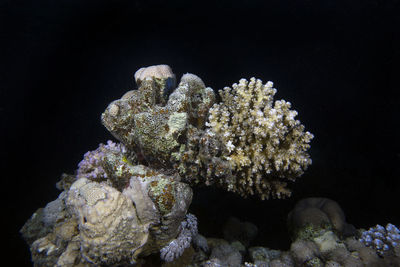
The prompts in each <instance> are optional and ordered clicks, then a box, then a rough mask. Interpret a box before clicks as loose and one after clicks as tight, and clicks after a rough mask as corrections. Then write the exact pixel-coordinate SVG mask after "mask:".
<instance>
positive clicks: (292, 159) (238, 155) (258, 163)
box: [207, 78, 313, 199]
mask: <svg viewBox="0 0 400 267" xmlns="http://www.w3.org/2000/svg"><path fill="white" fill-rule="evenodd" d="M219 93H220V96H221V98H222V102H221V103H219V104H214V106H213V107H212V108H211V109H210V116H209V122H208V123H207V126H208V127H210V131H211V132H213V134H216V135H217V136H219V137H220V138H221V140H222V142H223V144H224V145H225V152H224V153H223V158H224V159H225V160H227V161H229V163H230V165H231V166H232V169H233V171H234V172H235V173H236V176H237V180H236V184H235V185H233V186H230V188H228V189H230V190H232V191H235V192H237V193H239V194H240V195H242V196H247V195H253V194H258V195H260V197H261V198H262V199H268V198H269V197H274V198H283V197H286V196H290V193H291V192H290V190H289V189H288V188H287V187H286V185H287V184H286V182H285V180H286V181H287V180H289V181H294V180H295V178H296V177H299V176H301V175H302V174H303V172H304V170H305V169H307V167H308V166H309V165H310V164H311V159H310V156H309V155H308V153H307V150H308V149H309V148H310V145H309V142H310V141H311V139H312V138H313V135H312V134H311V133H309V132H305V131H304V126H303V125H302V124H301V123H300V121H298V120H296V119H295V117H296V115H297V112H296V111H295V110H291V109H290V108H291V104H290V102H287V101H285V100H278V101H275V102H274V99H273V98H274V95H275V93H276V89H275V88H273V83H272V82H267V83H266V84H263V83H262V81H261V80H259V79H255V78H251V79H250V82H249V81H247V80H245V79H241V80H240V81H239V84H236V83H235V84H233V86H232V88H229V87H225V88H224V89H223V90H220V92H219Z"/></svg>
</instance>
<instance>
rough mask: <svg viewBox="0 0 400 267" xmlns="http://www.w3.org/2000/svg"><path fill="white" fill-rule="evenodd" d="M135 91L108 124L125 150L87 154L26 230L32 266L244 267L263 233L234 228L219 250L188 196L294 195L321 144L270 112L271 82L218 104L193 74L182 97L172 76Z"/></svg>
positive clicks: (140, 74) (287, 116)
mask: <svg viewBox="0 0 400 267" xmlns="http://www.w3.org/2000/svg"><path fill="white" fill-rule="evenodd" d="M135 81H136V84H137V86H138V88H137V90H131V91H128V92H126V93H125V94H124V95H123V96H122V97H121V98H120V99H117V100H115V101H113V102H112V103H110V104H109V105H108V107H107V108H106V110H105V111H104V113H103V114H102V116H101V120H102V123H103V125H104V126H105V127H106V128H107V129H108V130H109V131H110V133H111V134H112V135H113V136H114V137H115V138H116V139H117V140H118V141H119V142H120V143H115V142H113V141H108V142H107V143H106V144H100V145H99V147H98V148H96V149H95V150H93V151H89V152H87V153H86V154H85V155H84V157H83V159H82V161H81V162H80V163H79V164H78V169H77V171H76V173H75V174H73V175H70V174H63V175H62V176H61V180H60V181H59V182H58V183H57V188H58V189H59V190H61V191H62V192H61V193H60V195H59V197H58V198H57V199H56V200H54V201H52V202H50V203H49V204H47V205H46V207H44V208H42V209H38V210H37V211H36V212H35V213H34V214H33V215H32V217H31V218H30V219H29V220H28V221H27V222H26V224H25V225H24V226H23V227H22V229H21V233H22V236H23V238H24V239H25V240H26V242H27V243H28V244H29V245H30V249H31V253H32V260H33V262H34V264H35V265H37V266H126V265H141V264H142V263H143V261H144V258H145V257H148V256H149V257H151V255H152V254H157V253H160V258H161V260H163V261H164V264H166V265H165V266H173V264H174V262H185V264H188V262H190V261H193V264H195V265H196V264H197V265H203V266H207V265H209V266H220V265H229V266H240V265H241V263H242V260H243V257H244V256H245V255H246V250H247V248H248V246H249V244H250V242H251V241H252V240H253V239H254V238H255V237H256V235H257V227H256V226H255V225H253V224H251V223H248V222H246V223H242V222H240V221H235V220H234V219H233V220H231V221H230V222H228V224H227V226H226V229H225V231H224V234H225V237H226V239H228V241H229V242H230V243H229V242H227V241H224V242H219V243H218V241H216V244H212V241H210V240H206V238H204V237H202V236H201V235H199V234H198V230H197V218H196V217H195V216H194V215H193V214H189V213H187V212H188V209H189V206H190V204H191V201H192V195H193V192H192V189H191V187H190V186H191V185H196V184H200V185H202V184H204V185H216V186H219V187H222V188H224V189H225V190H228V191H233V192H236V193H238V194H240V195H241V196H243V197H246V196H248V195H253V194H256V195H258V196H259V197H260V198H261V199H267V198H269V197H273V198H283V197H285V196H289V195H290V190H289V189H288V188H287V184H286V183H287V181H294V180H295V178H296V177H299V176H300V175H301V174H302V173H303V172H304V170H305V169H306V168H307V167H308V165H310V164H311V159H310V157H309V155H308V154H307V150H308V148H309V142H310V140H311V139H312V137H313V136H312V134H310V133H309V132H305V131H304V126H303V125H301V124H300V122H299V121H298V120H295V119H294V118H295V116H296V115H297V112H296V111H293V110H290V107H291V105H290V103H289V102H286V101H284V100H281V101H275V102H273V96H274V94H275V92H276V90H275V89H273V88H272V83H271V82H268V83H267V84H265V85H263V84H262V82H261V81H260V80H256V79H254V78H252V79H251V80H250V82H247V81H246V80H244V79H242V80H240V82H239V84H234V85H233V88H232V89H231V88H228V87H226V88H225V89H224V90H223V91H220V95H221V98H222V102H220V103H216V96H215V93H214V91H213V89H211V88H209V87H206V86H205V84H204V82H203V81H202V80H201V79H200V78H199V77H198V76H196V75H194V74H189V73H187V74H185V75H183V76H182V78H181V80H180V82H179V84H178V86H176V77H175V74H173V72H172V70H171V68H170V67H169V66H168V65H157V66H150V67H145V68H141V69H139V70H138V71H137V72H136V73H135ZM192 243H193V247H192V246H191V245H192ZM282 255H284V253H282ZM181 256H182V257H181ZM180 257H181V258H180ZM282 257H283V256H282ZM159 260H160V259H159ZM274 260H278V259H274ZM286 262H289V260H287V259H286Z"/></svg>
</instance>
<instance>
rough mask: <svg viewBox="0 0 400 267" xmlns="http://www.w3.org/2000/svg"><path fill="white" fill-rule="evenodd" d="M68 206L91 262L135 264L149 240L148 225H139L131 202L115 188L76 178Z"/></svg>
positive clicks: (86, 255) (83, 254)
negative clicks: (75, 218)
mask: <svg viewBox="0 0 400 267" xmlns="http://www.w3.org/2000/svg"><path fill="white" fill-rule="evenodd" d="M67 206H69V208H70V210H71V212H72V213H74V214H75V215H76V217H77V220H78V225H79V230H80V231H79V236H80V242H81V253H82V256H83V258H84V259H85V260H86V261H87V262H90V263H93V264H116V263H121V262H126V263H134V262H135V258H136V255H138V253H139V252H140V251H141V248H142V247H143V245H144V244H145V243H146V242H147V239H148V235H149V233H148V228H149V225H148V224H144V225H143V224H141V223H140V220H139V218H138V217H137V214H136V211H135V206H134V205H132V201H131V200H130V199H129V198H128V197H126V196H125V195H123V194H122V193H121V192H119V191H118V190H116V189H114V188H112V187H110V186H107V185H101V184H99V183H96V182H91V181H90V180H88V179H86V178H81V179H79V180H77V181H76V182H75V183H74V184H73V185H72V186H71V188H70V191H69V193H68V198H67Z"/></svg>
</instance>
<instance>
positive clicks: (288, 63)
mask: <svg viewBox="0 0 400 267" xmlns="http://www.w3.org/2000/svg"><path fill="white" fill-rule="evenodd" d="M0 10H1V13H0V15H1V21H0V22H1V23H0V41H1V51H0V53H1V54H0V55H1V58H0V82H1V84H0V100H1V102H0V120H1V134H2V135H3V134H4V137H2V141H3V146H2V149H1V150H2V154H3V156H4V160H2V165H3V164H4V166H3V167H2V173H1V178H2V179H1V180H2V186H1V187H2V190H3V191H4V193H3V194H2V198H4V200H3V206H2V207H3V208H2V210H3V213H2V216H1V217H2V219H1V220H2V221H3V222H6V223H9V226H7V227H3V232H6V233H7V235H6V236H5V237H3V239H2V241H3V242H6V246H7V247H8V248H9V253H8V255H9V256H8V257H12V259H13V260H14V261H15V266H24V265H29V264H30V261H29V257H30V255H29V250H28V247H27V246H26V245H25V244H24V242H23V241H22V239H20V237H19V235H18V232H17V231H18V230H19V229H20V228H21V227H22V225H23V223H24V222H25V221H26V220H27V219H28V218H29V217H30V216H31V214H32V213H33V212H34V211H35V210H36V209H37V208H39V207H43V206H44V205H45V204H46V203H48V202H49V201H52V200H54V199H55V198H56V197H57V195H58V194H59V192H58V191H57V190H56V189H55V186H54V184H55V183H56V182H57V181H58V179H59V177H60V174H61V173H62V172H67V173H73V172H74V170H75V169H76V168H77V164H78V162H79V161H80V160H81V159H82V157H83V154H84V153H85V152H86V151H88V150H93V149H95V148H96V147H97V145H98V143H100V142H105V141H106V140H108V139H111V138H112V137H111V135H110V134H109V133H108V132H107V131H106V129H105V128H103V126H102V125H101V123H100V114H101V113H102V111H103V110H104V109H105V108H106V106H107V104H108V103H109V102H111V101H112V100H114V99H117V98H119V97H121V96H122V94H124V92H126V91H127V90H129V89H132V88H134V86H135V85H134V82H133V73H134V72H135V71H136V70H137V69H138V68H140V67H143V66H149V65H155V64H169V65H170V66H171V67H172V68H173V70H174V72H175V73H176V74H177V77H181V75H182V74H183V73H186V72H190V73H194V74H197V75H198V76H200V77H201V78H202V79H203V80H204V82H205V83H206V85H207V86H210V87H212V88H214V89H216V90H217V89H221V88H222V87H224V86H230V85H231V84H232V83H234V82H237V81H238V80H239V79H240V78H250V77H252V76H255V77H257V78H260V79H262V80H263V81H268V80H272V81H274V84H275V87H276V88H277V89H278V93H277V98H278V99H280V98H283V99H285V100H287V101H290V102H291V103H292V104H293V108H294V109H296V110H297V111H298V112H299V116H298V119H300V120H301V121H302V123H303V124H305V126H306V128H307V130H309V131H310V132H312V133H313V134H314V135H315V138H314V140H313V141H312V149H311V150H310V153H311V157H312V158H313V165H312V166H311V167H310V168H309V170H308V171H307V172H306V174H305V175H304V176H303V177H302V178H301V179H299V180H298V181H297V182H296V184H295V185H294V187H293V196H292V198H290V199H288V200H269V201H260V200H258V199H255V198H254V199H247V200H243V199H241V198H239V197H237V196H235V195H232V194H229V193H225V192H222V191H218V190H213V189H210V188H208V189H207V188H206V189H196V190H195V198H194V201H193V204H192V208H191V211H192V212H193V213H195V214H196V215H197V216H198V218H199V223H200V224H199V228H200V232H201V233H203V234H204V235H206V236H221V228H222V225H223V223H224V222H225V221H226V219H227V218H228V217H229V216H236V217H239V218H240V219H242V220H248V221H251V222H253V223H255V224H256V225H257V226H258V227H259V229H260V234H259V237H258V239H257V240H256V242H255V243H254V245H263V246H269V247H271V248H279V249H287V248H288V246H289V238H288V235H287V233H286V226H285V224H286V222H285V220H286V216H287V213H288V212H289V211H290V210H291V208H292V207H293V205H294V204H295V202H296V201H298V200H299V199H301V198H304V197H309V196H321V197H329V198H332V199H334V200H336V201H338V202H339V204H340V205H341V206H342V207H343V209H344V211H345V213H346V216H347V219H348V221H349V222H350V223H353V224H354V225H355V226H356V227H358V228H359V227H364V228H368V227H370V226H373V225H375V224H377V223H380V224H386V223H388V222H391V223H393V224H396V225H398V226H399V225H400V211H399V203H400V201H399V195H400V188H399V187H400V167H399V165H400V146H399V145H400V141H399V138H400V131H399V128H400V127H399V126H400V125H399V124H400V120H399V116H400V112H399V111H400V109H399V104H400V101H399V98H398V96H397V94H398V91H399V89H400V88H399V84H400V83H399V77H400V75H399V70H400V68H399V64H400V63H399V62H400V30H399V28H400V16H399V15H398V14H399V1H371V0H365V1H311V0H305V1H282V0H279V1H278V0H272V1H240V2H239V1H228V0H221V1H213V2H209V3H208V2H205V1H201V2H194V1H193V2H191V1H157V2H156V1H122V0H117V1H104V0H97V1H76V0H58V1H50V0H44V1H18V0H16V1H1V2H0ZM4 207H5V208H4ZM7 225H8V224H7ZM11 255H12V256H11Z"/></svg>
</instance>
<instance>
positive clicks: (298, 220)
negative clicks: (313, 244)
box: [288, 198, 355, 239]
mask: <svg viewBox="0 0 400 267" xmlns="http://www.w3.org/2000/svg"><path fill="white" fill-rule="evenodd" d="M288 226H289V229H290V231H291V233H292V235H293V237H294V239H296V238H298V237H299V236H300V235H302V238H306V237H307V236H309V237H312V236H313V235H315V234H316V235H319V232H320V231H323V230H334V231H336V232H337V233H338V234H340V235H344V236H348V235H354V233H355V228H354V226H352V225H350V224H348V223H347V222H346V218H345V215H344V212H343V210H342V209H341V208H340V206H339V204H338V203H337V202H335V201H333V200H331V199H328V198H305V199H302V200H300V201H299V202H297V204H296V206H295V207H294V209H293V210H292V211H291V212H290V213H289V215H288Z"/></svg>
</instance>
